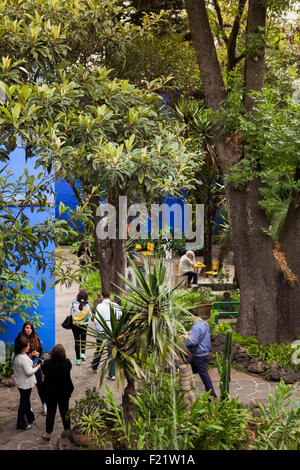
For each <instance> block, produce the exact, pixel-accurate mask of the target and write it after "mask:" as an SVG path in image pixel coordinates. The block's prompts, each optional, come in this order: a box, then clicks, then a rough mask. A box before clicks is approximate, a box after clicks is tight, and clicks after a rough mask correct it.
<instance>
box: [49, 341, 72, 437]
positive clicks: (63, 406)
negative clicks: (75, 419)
mask: <svg viewBox="0 0 300 470" xmlns="http://www.w3.org/2000/svg"><path fill="white" fill-rule="evenodd" d="M71 369H72V364H71V361H70V360H69V359H67V358H66V352H65V349H64V347H63V345H62V344H57V345H56V346H54V347H53V349H52V351H51V357H50V359H48V360H46V361H45V362H44V363H43V364H42V371H43V373H44V381H43V391H44V394H45V397H46V403H47V417H46V432H45V433H44V434H43V436H42V437H43V438H44V439H45V440H46V441H50V439H51V433H52V431H53V427H54V421H55V415H56V409H57V405H58V408H59V412H60V416H61V419H62V422H63V426H64V430H65V431H69V430H70V418H69V417H68V411H69V400H70V397H71V395H72V392H73V390H74V386H73V383H72V380H71V375H70V372H71Z"/></svg>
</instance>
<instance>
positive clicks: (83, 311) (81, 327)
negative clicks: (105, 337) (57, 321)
mask: <svg viewBox="0 0 300 470" xmlns="http://www.w3.org/2000/svg"><path fill="white" fill-rule="evenodd" d="M71 315H72V317H73V324H72V332H73V335H74V340H75V354H76V365H78V366H80V364H81V361H85V360H86V358H85V348H86V332H87V327H88V323H89V321H90V318H91V315H92V310H91V306H90V304H89V303H88V294H87V293H86V291H85V290H84V289H81V290H80V291H79V293H78V295H77V299H76V301H74V302H72V307H71Z"/></svg>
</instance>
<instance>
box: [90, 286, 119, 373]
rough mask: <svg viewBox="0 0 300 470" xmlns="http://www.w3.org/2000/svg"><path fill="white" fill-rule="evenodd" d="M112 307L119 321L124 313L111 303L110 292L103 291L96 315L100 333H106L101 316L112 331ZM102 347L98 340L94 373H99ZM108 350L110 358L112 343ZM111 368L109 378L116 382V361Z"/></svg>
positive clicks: (96, 325) (96, 324)
mask: <svg viewBox="0 0 300 470" xmlns="http://www.w3.org/2000/svg"><path fill="white" fill-rule="evenodd" d="M111 306H112V308H113V310H114V312H115V315H116V318H117V319H119V318H120V316H121V313H122V312H121V310H120V307H119V305H118V304H116V303H114V302H112V301H111V299H110V293H109V292H106V291H102V302H100V303H99V304H98V305H97V307H96V315H95V318H94V323H95V327H96V330H97V331H98V332H99V333H103V332H104V331H103V327H102V325H101V323H100V322H99V316H101V317H102V319H103V320H104V321H105V323H106V325H107V326H108V328H109V329H111V322H110V307H111ZM101 345H102V339H100V338H97V349H96V351H95V354H94V359H93V363H92V369H93V371H94V372H96V371H97V368H98V366H99V363H100V359H101V352H100V349H101ZM107 349H108V356H111V352H112V346H111V344H110V343H108V346H107ZM109 366H110V371H109V375H108V378H109V379H111V380H115V360H114V359H112V360H111V361H110V363H109Z"/></svg>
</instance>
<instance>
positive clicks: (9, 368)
mask: <svg viewBox="0 0 300 470" xmlns="http://www.w3.org/2000/svg"><path fill="white" fill-rule="evenodd" d="M12 353H13V347H12V346H10V344H9V343H6V361H5V363H4V364H1V363H0V377H7V378H9V377H11V376H12V375H13V372H14V368H13V363H12V359H11V356H12Z"/></svg>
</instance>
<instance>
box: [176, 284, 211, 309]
mask: <svg viewBox="0 0 300 470" xmlns="http://www.w3.org/2000/svg"><path fill="white" fill-rule="evenodd" d="M213 301H214V296H213V294H212V291H211V289H210V288H209V287H200V288H199V289H197V291H195V292H193V291H190V290H184V291H183V292H182V294H181V293H180V295H179V296H178V298H177V300H176V303H177V304H179V305H183V307H184V308H186V309H187V310H190V309H192V308H196V307H197V305H199V304H208V303H212V302H213Z"/></svg>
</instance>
